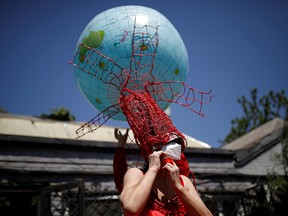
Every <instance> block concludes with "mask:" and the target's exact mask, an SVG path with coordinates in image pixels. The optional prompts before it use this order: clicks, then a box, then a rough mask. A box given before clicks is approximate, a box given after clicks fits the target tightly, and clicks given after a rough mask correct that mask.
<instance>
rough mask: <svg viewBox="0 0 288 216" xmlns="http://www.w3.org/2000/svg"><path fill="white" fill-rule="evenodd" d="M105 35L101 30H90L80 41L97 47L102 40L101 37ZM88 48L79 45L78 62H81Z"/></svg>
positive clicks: (91, 46)
mask: <svg viewBox="0 0 288 216" xmlns="http://www.w3.org/2000/svg"><path fill="white" fill-rule="evenodd" d="M104 36H105V32H104V31H102V30H99V31H94V32H93V31H90V32H89V35H88V36H86V37H84V38H83V40H82V43H83V44H85V45H86V46H88V47H90V48H97V47H98V46H99V45H100V44H101V43H102V41H103V38H104ZM87 51H88V49H87V48H86V47H84V46H81V48H80V54H79V57H78V59H79V62H81V63H83V62H84V59H85V56H86V53H87Z"/></svg>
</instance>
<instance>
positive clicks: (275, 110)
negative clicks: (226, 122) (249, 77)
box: [222, 88, 288, 144]
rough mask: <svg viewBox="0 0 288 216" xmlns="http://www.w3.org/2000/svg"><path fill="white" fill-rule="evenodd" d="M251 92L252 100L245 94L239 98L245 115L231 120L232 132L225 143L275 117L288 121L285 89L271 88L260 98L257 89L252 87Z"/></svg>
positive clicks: (287, 101) (287, 102)
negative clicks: (275, 90)
mask: <svg viewBox="0 0 288 216" xmlns="http://www.w3.org/2000/svg"><path fill="white" fill-rule="evenodd" d="M250 94H251V100H248V99H247V98H246V97H245V96H242V97H240V98H238V99H237V102H238V103H239V104H240V105H241V106H242V109H243V112H244V115H243V116H242V117H240V118H235V119H233V120H232V121H231V124H232V127H231V129H230V133H229V134H228V135H227V136H226V138H225V139H224V141H222V143H223V144H227V143H230V142H232V141H233V140H235V139H237V138H239V137H241V136H243V135H244V134H246V133H248V132H250V131H252V130H253V129H255V128H257V127H259V126H260V125H262V124H264V123H266V122H268V121H270V120H272V119H274V118H275V117H280V118H282V119H284V120H286V121H288V98H287V97H286V96H285V91H284V90H281V91H280V92H274V91H273V90H271V91H270V92H269V93H268V94H267V95H264V96H262V97H261V98H260V99H258V96H257V89H255V88H254V89H252V90H251V91H250Z"/></svg>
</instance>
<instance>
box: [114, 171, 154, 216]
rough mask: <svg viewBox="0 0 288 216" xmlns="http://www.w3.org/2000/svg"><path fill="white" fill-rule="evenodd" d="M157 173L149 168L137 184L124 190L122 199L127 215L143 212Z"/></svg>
mask: <svg viewBox="0 0 288 216" xmlns="http://www.w3.org/2000/svg"><path fill="white" fill-rule="evenodd" d="M156 175H157V171H155V170H153V169H149V170H148V171H147V172H146V173H145V175H144V176H143V178H142V179H141V180H140V181H139V182H138V183H137V184H135V185H133V186H131V187H129V188H127V189H124V190H123V192H122V194H121V195H120V200H121V203H122V207H123V210H124V211H125V213H126V214H127V215H138V214H140V213H141V211H142V210H143V208H144V206H145V204H146V202H147V200H148V198H149V196H150V193H151V189H152V185H153V182H154V180H155V178H156Z"/></svg>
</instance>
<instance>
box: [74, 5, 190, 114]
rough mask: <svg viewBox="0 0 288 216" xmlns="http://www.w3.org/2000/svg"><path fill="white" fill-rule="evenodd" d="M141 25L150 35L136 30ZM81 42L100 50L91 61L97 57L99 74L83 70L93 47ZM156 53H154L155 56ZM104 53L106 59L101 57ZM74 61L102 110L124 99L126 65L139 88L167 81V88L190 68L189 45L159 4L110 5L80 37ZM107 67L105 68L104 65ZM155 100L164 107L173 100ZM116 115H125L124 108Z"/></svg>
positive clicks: (91, 99)
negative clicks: (155, 6)
mask: <svg viewBox="0 0 288 216" xmlns="http://www.w3.org/2000/svg"><path fill="white" fill-rule="evenodd" d="M136 28H137V31H138V30H139V32H144V33H145V32H146V34H140V33H139V34H135V29H136ZM156 39H157V40H156ZM141 41H146V42H145V43H144V42H141ZM147 41H150V42H147ZM152 41H154V43H153V44H152ZM81 44H85V45H86V46H87V47H90V48H91V49H94V50H96V51H97V53H95V56H93V55H91V56H89V61H92V62H93V61H95V65H97V67H98V68H99V70H97V73H98V74H97V76H91V74H89V73H85V72H83V70H81V69H79V68H81V65H84V64H85V61H86V56H87V55H88V52H90V51H89V49H88V48H87V47H84V46H81ZM138 45H139V50H140V51H141V53H142V55H139V56H136V54H135V53H134V54H133V51H135V47H134V48H133V46H138ZM140 46H141V47H140ZM154 53H155V56H154V57H151V56H152V54H154ZM150 54H151V55H150ZM99 55H101V56H102V57H101V59H102V60H99ZM103 56H105V58H106V61H104V60H103ZM107 59H110V61H107ZM74 63H75V64H76V65H79V67H74V77H75V79H76V82H77V84H78V86H79V88H80V90H81V92H82V94H83V95H84V97H85V98H86V99H87V100H88V101H89V103H90V104H91V105H92V106H94V107H95V108H96V109H97V110H98V111H100V112H103V111H104V110H105V109H107V108H108V107H111V106H112V107H113V105H117V104H118V103H119V97H120V91H121V88H119V86H122V85H123V81H124V80H125V77H123V76H124V75H123V74H122V73H123V69H124V70H125V71H128V72H129V73H130V74H131V76H132V77H134V79H132V80H133V82H132V83H129V84H128V86H129V88H133V89H140V90H141V89H142V90H143V89H144V85H145V84H146V83H149V82H150V83H153V82H163V85H164V89H165V88H167V89H168V87H167V86H166V87H165V85H168V84H167V83H166V82H168V81H185V79H186V77H187V74H188V69H189V63H188V54H187V50H186V47H185V45H184V42H183V40H182V39H181V36H180V34H179V33H178V32H177V30H176V29H175V27H174V26H173V25H172V23H171V22H170V21H169V20H168V19H167V18H166V17H165V16H163V15H162V14H161V13H159V12H158V11H156V10H154V9H151V8H148V7H143V6H132V5H131V6H120V7H115V8H111V9H108V10H106V11H104V12H102V13H100V14H98V15H97V16H95V17H94V18H93V19H92V20H91V21H90V22H89V23H88V25H87V26H86V28H85V29H84V31H83V32H82V34H81V36H80V38H79V40H78V43H77V46H76V54H75V59H74ZM115 65H117V67H116V66H115ZM83 67H84V66H83ZM104 67H105V68H106V69H105V70H101V69H103V68H104ZM108 70H109V71H112V72H113V73H114V74H113V76H111V75H109V76H108V75H106V74H107V71H108ZM136 76H137V77H136ZM99 77H101V78H102V77H105V78H103V79H99ZM113 77H114V78H113ZM115 77H117V79H116V78H115ZM173 88H174V89H172V90H173V91H175V92H177V91H179V89H178V88H177V87H176V86H175V87H173ZM167 94H170V93H169V92H167ZM155 97H157V95H156V96H155ZM155 100H156V101H157V103H158V105H159V106H160V107H161V108H162V109H163V110H164V109H166V108H168V107H169V105H170V102H171V101H170V102H169V101H163V100H162V101H161V100H158V99H157V98H155ZM104 114H105V113H104ZM112 118H113V119H116V120H126V118H125V116H124V115H123V113H121V112H120V113H117V114H116V115H114V116H113V117H112Z"/></svg>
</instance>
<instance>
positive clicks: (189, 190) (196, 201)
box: [164, 163, 212, 216]
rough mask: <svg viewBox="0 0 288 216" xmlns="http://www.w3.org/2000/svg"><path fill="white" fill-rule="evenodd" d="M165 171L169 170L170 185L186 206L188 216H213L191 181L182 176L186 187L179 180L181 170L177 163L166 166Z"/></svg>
mask: <svg viewBox="0 0 288 216" xmlns="http://www.w3.org/2000/svg"><path fill="white" fill-rule="evenodd" d="M164 169H167V170H168V171H169V172H170V176H169V178H170V185H171V187H172V189H173V190H174V192H175V193H176V194H177V195H178V197H179V199H180V200H181V202H182V203H183V204H184V206H185V208H186V210H187V212H188V215H191V216H192V215H193V216H212V213H211V212H210V211H209V209H208V208H207V207H206V205H205V204H204V203H203V201H202V200H201V198H200V197H199V195H198V193H197V191H196V190H195V187H194V185H193V184H192V182H191V181H190V179H189V178H187V177H186V176H184V175H181V178H182V180H183V182H184V186H183V185H182V184H181V182H180V178H179V168H178V167H177V166H176V164H175V163H173V164H169V163H168V164H166V165H165V166H164Z"/></svg>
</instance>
